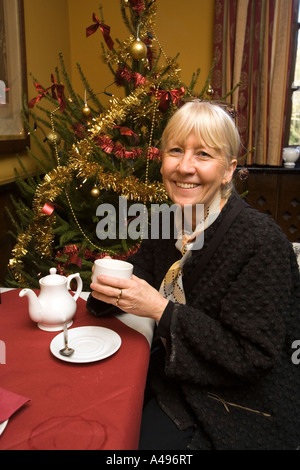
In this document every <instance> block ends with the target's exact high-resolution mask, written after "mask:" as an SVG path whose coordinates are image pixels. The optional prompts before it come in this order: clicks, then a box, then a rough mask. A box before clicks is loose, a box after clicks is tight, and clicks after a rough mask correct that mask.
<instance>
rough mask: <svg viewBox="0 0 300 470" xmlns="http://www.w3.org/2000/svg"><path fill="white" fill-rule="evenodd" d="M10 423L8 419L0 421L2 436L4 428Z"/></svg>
mask: <svg viewBox="0 0 300 470" xmlns="http://www.w3.org/2000/svg"><path fill="white" fill-rule="evenodd" d="M7 423H8V419H7V420H6V421H3V423H0V436H1V434H2V433H3V431H4V429H5V428H6V426H7Z"/></svg>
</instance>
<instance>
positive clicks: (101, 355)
mask: <svg viewBox="0 0 300 470" xmlns="http://www.w3.org/2000/svg"><path fill="white" fill-rule="evenodd" d="M68 343H69V347H70V348H73V349H75V352H74V354H72V356H62V355H61V354H60V353H59V351H60V349H62V348H63V347H64V346H65V344H64V336H63V333H60V334H58V335H57V336H55V338H53V340H52V341H51V344H50V351H51V352H52V354H53V355H54V356H55V357H57V358H58V359H61V360H62V361H66V362H74V363H87V362H95V361H99V360H101V359H105V358H107V357H109V356H111V355H112V354H114V353H115V352H116V351H117V350H118V349H119V348H120V346H121V338H120V336H119V335H118V334H117V333H116V332H115V331H113V330H110V329H108V328H103V327H102V326H82V327H79V328H71V329H70V330H69V331H68Z"/></svg>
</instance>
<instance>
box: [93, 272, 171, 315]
mask: <svg viewBox="0 0 300 470" xmlns="http://www.w3.org/2000/svg"><path fill="white" fill-rule="evenodd" d="M90 287H91V289H92V291H93V292H92V296H93V297H95V299H98V300H102V301H103V302H106V303H108V304H112V305H116V306H117V307H119V308H120V309H121V310H123V311H124V312H126V313H132V314H133V315H137V316H140V317H149V318H153V319H154V320H156V321H159V320H160V318H161V316H162V314H163V312H164V310H165V308H166V306H167V304H168V300H167V299H165V298H164V297H163V296H162V295H161V294H160V293H159V292H158V291H157V290H156V289H154V287H152V286H150V284H148V283H147V282H146V281H144V280H143V279H140V278H138V277H137V276H134V275H132V277H131V279H121V278H117V277H110V276H104V275H101V276H98V282H92V284H91V286H90Z"/></svg>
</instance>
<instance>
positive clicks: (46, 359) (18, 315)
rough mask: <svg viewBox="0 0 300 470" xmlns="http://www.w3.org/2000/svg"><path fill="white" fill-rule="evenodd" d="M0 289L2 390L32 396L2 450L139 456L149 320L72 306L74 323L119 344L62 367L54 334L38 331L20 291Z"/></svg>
mask: <svg viewBox="0 0 300 470" xmlns="http://www.w3.org/2000/svg"><path fill="white" fill-rule="evenodd" d="M1 291H2V301H1V304H0V340H2V341H3V342H4V343H5V346H6V363H5V364H0V387H2V388H4V389H6V390H10V391H12V392H14V393H17V394H20V395H22V396H25V397H28V398H30V400H31V401H30V402H28V403H27V404H25V405H24V406H23V407H22V408H20V409H19V410H18V411H17V412H16V413H14V415H13V416H12V417H11V418H10V419H9V422H8V425H7V427H6V429H5V431H4V432H3V434H2V435H1V436H0V449H1V450H5V449H9V450H17V449H18V450H34V449H36V450H52V449H53V450H54V449H55V450H97V449H103V450H136V449H137V448H138V440H139V430H140V421H141V413H142V404H143V394H144V387H145V382H146V376H147V368H148V363H149V356H150V343H151V339H152V334H153V326H154V325H153V322H152V321H150V320H149V319H143V318H140V317H134V318H133V316H132V315H129V314H125V315H120V316H117V317H113V316H110V317H102V318H95V317H93V316H92V315H91V314H90V313H89V312H88V311H87V310H86V307H85V299H86V298H87V295H88V294H87V293H85V294H83V297H84V298H79V299H78V301H77V311H76V314H75V317H74V321H73V325H72V326H71V327H70V329H72V328H76V327H80V326H87V325H89V326H90V325H93V326H102V327H105V328H109V329H112V330H114V331H116V332H117V333H118V334H119V335H120V337H121V340H122V344H121V347H120V349H119V350H118V351H117V352H116V353H115V354H113V355H112V356H110V357H108V358H106V359H103V360H101V361H97V362H94V363H89V364H73V363H67V362H64V361H61V360H59V359H57V358H56V357H54V356H53V355H52V353H51V352H50V343H51V340H52V339H53V338H54V337H55V336H56V335H57V334H59V332H46V331H42V330H40V329H39V328H38V327H37V325H36V324H35V323H33V322H32V320H31V319H30V318H29V314H28V302H27V299H26V298H19V291H20V290H19V289H15V290H7V291H6V292H3V289H1Z"/></svg>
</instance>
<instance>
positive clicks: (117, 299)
mask: <svg viewBox="0 0 300 470" xmlns="http://www.w3.org/2000/svg"><path fill="white" fill-rule="evenodd" d="M119 299H120V297H117V298H116V306H118V303H119Z"/></svg>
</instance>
